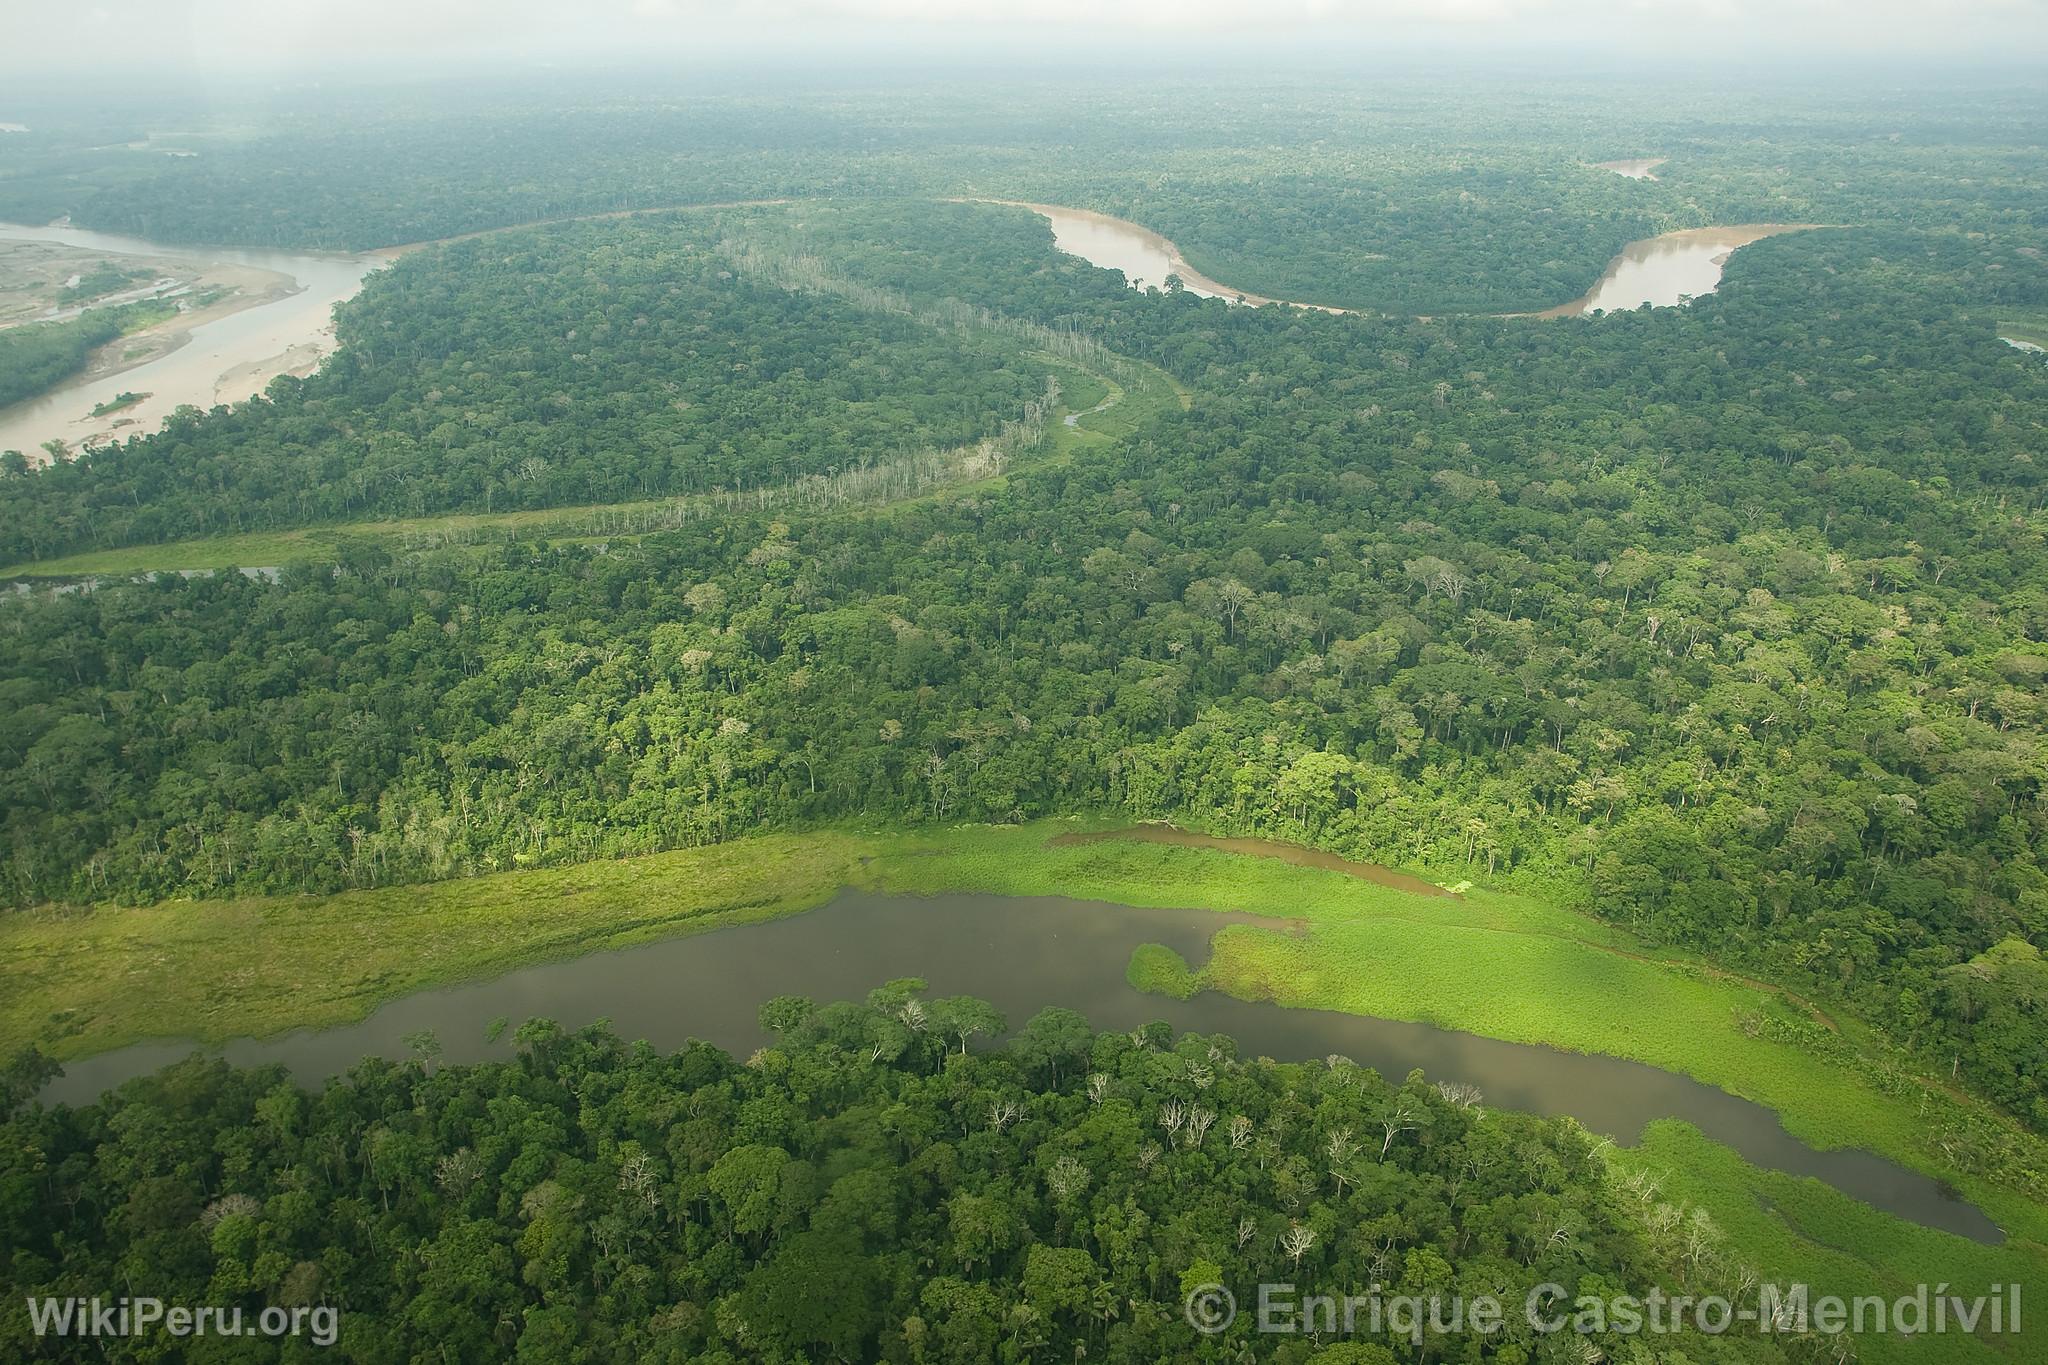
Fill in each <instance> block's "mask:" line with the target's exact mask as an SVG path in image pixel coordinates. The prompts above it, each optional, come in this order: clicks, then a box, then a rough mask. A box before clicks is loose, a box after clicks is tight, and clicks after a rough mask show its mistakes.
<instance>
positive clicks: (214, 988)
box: [0, 833, 866, 1058]
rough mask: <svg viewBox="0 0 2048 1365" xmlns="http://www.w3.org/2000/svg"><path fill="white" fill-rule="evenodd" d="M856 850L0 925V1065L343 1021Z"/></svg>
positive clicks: (724, 903) (757, 887)
mask: <svg viewBox="0 0 2048 1365" xmlns="http://www.w3.org/2000/svg"><path fill="white" fill-rule="evenodd" d="M865 847H866V845H865V844H864V843H863V842H862V841H861V840H859V839H857V838H854V837H850V836H845V835H838V834H829V833H828V834H814V835H806V836H803V837H801V838H799V837H793V836H781V835H774V836H766V837H763V838H760V839H751V840H747V841H745V842H743V843H733V844H721V845H716V846H714V847H711V848H702V849H690V850H686V851H682V852H677V853H662V854H655V855H653V856H650V857H646V858H634V859H627V860H621V861H614V862H599V863H585V864H581V865H578V866H575V867H567V868H549V869H544V870H536V871H529V872H508V873H501V874H498V875H495V876H488V877H474V878H470V879H468V880H465V881H456V882H439V883H435V884H432V885H428V886H407V887H391V888H385V889H380V890H374V891H346V892H342V893H340V894H338V895H331V896H297V897H291V896H277V897H250V898H247V899H240V900H227V901H200V902H193V901H173V902H169V903H167V904H162V905H154V906H147V907H139V908H137V907H125V908H124V907H111V906H109V907H101V908H99V909H96V910H93V911H90V912H84V913H67V912H62V911H54V910H44V911H32V912H25V913H19V914H13V915H6V916H0V980H4V981H5V982H6V983H7V989H6V990H5V992H0V1053H11V1052H12V1051H13V1050H14V1049H15V1048H18V1047H20V1046H21V1045H22V1044H24V1043H26V1042H29V1041H31V1040H40V1041H41V1042H42V1044H43V1046H44V1048H45V1049H46V1050H48V1051H50V1052H52V1053H54V1054H55V1055H56V1056H58V1057H60V1058H64V1057H82V1056H86V1055H89V1054H91V1053H95V1052H101V1051H105V1050H106V1049H109V1048H114V1047H120V1046H122V1045H124V1044H127V1043H133V1042H139V1041H142V1040H145V1039H154V1038H185V1039H195V1040H198V1041H201V1042H208V1043H217V1042H221V1041H224V1040H225V1039H228V1038H233V1037H240V1036H256V1037H262V1036H265V1035H269V1034H275V1033H281V1032H284V1031H286V1030H288V1029H293V1028H320V1027H324V1026H328V1025H332V1024H342V1023H348V1022H350V1021H353V1020H357V1019H361V1018H363V1017H364V1016H365V1015H367V1014H369V1013H370V1011H371V1010H373V1009H375V1008H376V1007H377V1006H378V1005H380V1004H382V1003H384V1002H385V1001H387V1000H391V999H395V998H397V997H398V996H401V995H407V994H410V993H412V992H414V991H418V990H423V989H426V988H428V987H431V986H440V985H446V984H449V983H452V982H457V981H473V980H479V979H482V978H485V977H490V976H495V975H497V974H499V973H501V972H504V971H507V970H510V969H511V968H514V967H518V966H522V965H524V964H527V963H531V962H538V961H544V960H548V959H552V958H562V957H573V956H576V955H578V954H581V953H586V952H592V951H595V950H597V949H601V948H612V947H620V946H623V945H625V944H629V943H635V942H640V941H643V940H646V939H653V938H667V937H673V936H676V935H679V934H686V933H692V932H695V931H697V930H700V929H708V928H715V927H718V926H721V925H726V924H734V923H743V922H746V921H749V920H756V919H767V918H771V917H773V916H776V915H780V914H788V913H790V912H793V911H797V910H803V909H808V908H809V907H811V906H814V905H817V904H820V903H822V902H823V901H825V900H827V899H828V898H830V896H831V895H832V893H833V892H834V891H835V890H837V889H838V888H839V887H840V886H842V885H844V884H845V883H846V882H847V881H849V880H850V879H851V878H852V877H853V875H854V870H855V867H856V865H857V861H858V858H859V856H860V854H861V852H862V851H863V849H864V848H865Z"/></svg>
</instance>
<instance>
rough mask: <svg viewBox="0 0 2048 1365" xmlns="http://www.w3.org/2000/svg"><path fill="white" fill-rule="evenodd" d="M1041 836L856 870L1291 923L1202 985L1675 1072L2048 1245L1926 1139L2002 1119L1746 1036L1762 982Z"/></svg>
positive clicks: (1588, 937) (1390, 896)
mask: <svg viewBox="0 0 2048 1365" xmlns="http://www.w3.org/2000/svg"><path fill="white" fill-rule="evenodd" d="M1050 827H1051V826H1046V827H1033V828H1031V829H1028V830H1025V831H1016V830H962V831H956V832H954V833H953V834H951V835H949V836H948V837H947V838H946V840H945V841H944V843H943V844H942V845H940V846H938V847H936V848H933V847H929V844H928V843H927V844H926V845H923V846H921V847H920V849H919V852H920V856H917V857H914V858H912V857H898V858H885V859H882V860H878V862H877V863H876V864H874V865H873V868H872V875H873V876H874V877H875V878H876V880H877V881H878V884H880V885H883V886H885V887H887V888H889V889H895V890H905V891H914V892H922V893H927V894H929V893H936V892H939V891H943V890H948V889H965V890H976V891H987V892H992V893H997V894H1006V895H1068V896H1079V897H1083V898H1086V899H1092V900H1103V901H1114V902H1121V903H1123V904H1129V905H1177V906H1186V907H1189V908H1197V909H1214V910H1241V911H1245V912H1248V913H1252V914H1262V915H1271V916H1278V917H1283V918H1295V919H1299V920H1304V921H1306V927H1307V932H1306V933H1303V934H1299V935H1290V934H1284V933H1280V932H1276V931H1273V930H1267V929H1261V928H1257V927H1254V926H1250V925H1230V926H1226V927H1225V928H1223V929H1222V930H1221V931H1220V932H1219V933H1218V934H1217V935H1216V936H1215V937H1214V939H1213V941H1212V958H1211V960H1210V962H1209V963H1208V964H1207V965H1205V966H1204V967H1203V968H1202V969H1201V977H1202V980H1203V982H1204V984H1206V985H1208V986H1210V987H1212V988H1216V989H1221V990H1225V991H1227V992H1229V993H1231V994H1233V995H1239V996H1242V997H1244V998H1247V999H1270V1000H1274V1001H1277V1002H1278V1003H1280V1004H1283V1005H1290V1006H1296V1007H1302V1008H1321V1009H1335V1010H1344V1011H1348V1012H1350V1013H1354V1014H1370V1015H1376V1016H1378V1017H1380V1018H1386V1019H1401V1020H1410V1021H1414V1022H1419V1023H1429V1024H1435V1025H1438V1026H1440V1027H1443V1028H1450V1029H1457V1030H1460V1031H1463V1032H1468V1033H1479V1034H1484V1035H1486V1036H1488V1037H1493V1038H1505V1039H1508V1040H1510V1041H1514V1042H1527V1043H1546V1044H1550V1045H1552V1046H1556V1047H1563V1048H1568V1049H1571V1050H1573V1051H1578V1052H1599V1053H1606V1054H1609V1055H1611V1056H1617V1057H1627V1058H1630V1059H1633V1060H1636V1061H1642V1062H1648V1063H1650V1064H1651V1065H1653V1066H1659V1067H1663V1068H1666V1069H1668V1070H1672V1071H1678V1072H1683V1073H1685V1074H1687V1075H1690V1076H1693V1077H1694V1078H1696V1079H1698V1080H1702V1081H1705V1082H1707V1083H1709V1084H1711V1085H1716V1086H1719V1087H1721V1088H1722V1089H1724V1090H1727V1091H1729V1092H1730V1093H1732V1094H1736V1095H1740V1096H1742V1097H1744V1098H1746V1099H1751V1100H1755V1101H1757V1102H1758V1103H1760V1104H1764V1105H1766V1106H1768V1107H1770V1108H1772V1109H1774V1110H1776V1111H1777V1112H1778V1113H1779V1115H1780V1116H1781V1117H1782V1119H1783V1120H1784V1123H1785V1126H1786V1128H1787V1129H1788V1130H1789V1131H1790V1132H1792V1133H1793V1134H1794V1135H1795V1136H1797V1137H1799V1138H1800V1139H1802V1140H1803V1141H1805V1142H1807V1143H1808V1144H1810V1145H1812V1146H1815V1147H1820V1148H1831V1147H1861V1148H1865V1149H1868V1150H1871V1151H1875V1152H1878V1153H1880V1154H1882V1155H1885V1156H1888V1157H1891V1158H1892V1159H1893V1160H1895V1161H1898V1162H1900V1163H1902V1164H1904V1165H1907V1166H1911V1167H1914V1168H1915V1169H1918V1170H1921V1171H1924V1172H1927V1173H1928V1174H1931V1175H1935V1176H1938V1177H1940V1178H1943V1179H1947V1180H1949V1181H1951V1182H1952V1183H1953V1184H1955V1185H1956V1186H1957V1187H1958V1188H1959V1189H1961V1190H1962V1191H1963V1192H1964V1193H1965V1194H1966V1195H1967V1196H1968V1197H1969V1198H1970V1199H1971V1200H1972V1201H1973V1202H1975V1203H1977V1204H1978V1205H1979V1206H1980V1207H1982V1208H1983V1209H1984V1210H1985V1211H1986V1212H1987V1213H1989V1214H1990V1215H1991V1216H1992V1218H1993V1219H1995V1220H1996V1221H1997V1222H1998V1223H1999V1225H2000V1226H2001V1227H2003V1228H2005V1229H2006V1231H2007V1232H2008V1233H2009V1234H2012V1235H2015V1236H2020V1237H2027V1238H2030V1239H2032V1240H2034V1241H2037V1242H2048V1207H2044V1205H2043V1203H2042V1202H2041V1200H2040V1198H2039V1197H2038V1195H2033V1194H2032V1192H2022V1191H2019V1190H2016V1189H2012V1188H2008V1187H2005V1186H2001V1185H1997V1184H1993V1183H1991V1182H1989V1181H1987V1180H1983V1179H1977V1178H1973V1177H1971V1176H1968V1175H1965V1174H1963V1173H1962V1172H1959V1171H1957V1170H1955V1169H1954V1168H1953V1166H1952V1164H1951V1163H1950V1162H1949V1161H1948V1160H1947V1159H1946V1158H1945V1157H1944V1155H1943V1154H1942V1152H1941V1150H1940V1148H1939V1146H1938V1145H1937V1143H1938V1140H1939V1130H1940V1128H1941V1124H1940V1122H1939V1121H1938V1120H1939V1119H1941V1118H1942V1117H1943V1116H1944V1113H1945V1111H1946V1109H1947V1107H1950V1106H1954V1107H1957V1108H1958V1109H1961V1108H1964V1107H1967V1108H1968V1109H1969V1110H1970V1111H1971V1112H1972V1113H1973V1114H1974V1115H1975V1116H1976V1117H1977V1118H1979V1119H1980V1120H1983V1121H1987V1122H1995V1123H1997V1124H1998V1125H1999V1126H2000V1129H2001V1130H2002V1131H2009V1130H2011V1129H2012V1127H2013V1125H2010V1124H2009V1123H2008V1122H2007V1121H2005V1120H2003V1119H1995V1118H1993V1117H1991V1116H1989V1115H1988V1111H1987V1110H1985V1108H1984V1107H1983V1106H1981V1105H1976V1104H1974V1103H1972V1102H1970V1101H1966V1100H1960V1099H1957V1098H1955V1097H1953V1096H1951V1095H1949V1094H1948V1093H1947V1092H1945V1091H1942V1090H1940V1089H1938V1088H1936V1087H1934V1086H1932V1085H1926V1086H1916V1087H1914V1095H1915V1098H1913V1099H1906V1098H1903V1097H1894V1096H1889V1095H1886V1094H1884V1093H1881V1092H1880V1091H1879V1090H1878V1089H1877V1088H1876V1087H1875V1086H1874V1085H1872V1084H1871V1083H1870V1082H1869V1081H1868V1080H1866V1079H1865V1077H1864V1076H1863V1075H1862V1074H1860V1073H1859V1072H1858V1071H1856V1070H1854V1069H1852V1068H1850V1067H1848V1066H1844V1065H1841V1064H1839V1063H1837V1062H1834V1061H1832V1060H1830V1059H1827V1058H1823V1057H1820V1056H1816V1055H1814V1054H1813V1053H1812V1052H1810V1051H1808V1050H1805V1049H1802V1048H1798V1047H1794V1046H1792V1045H1790V1044H1787V1043H1780V1042H1774V1041H1772V1040H1770V1039H1768V1038H1764V1037H1751V1036H1749V1035H1748V1034H1747V1033H1746V1032H1745V1031H1744V1029H1743V1028H1742V1027H1741V1026H1740V1024H1739V1023H1738V1017H1739V1016H1741V1015H1743V1014H1747V1013H1750V1012H1759V1013H1761V1012H1770V1011H1776V1012H1779V1013H1783V1014H1790V1013H1791V1012H1792V1010H1793V1007H1792V1006H1791V1005H1789V1004H1787V1003H1786V1002H1785V1001H1784V1000H1782V999H1781V998H1780V997H1779V996H1778V994H1777V993H1776V992H1774V991H1773V990H1772V989H1771V988H1769V987H1767V986H1764V985H1761V984H1758V983H1753V982H1746V981H1744V980H1742V979H1741V978H1739V977H1733V976H1729V975H1726V974H1723V973H1717V972H1714V971H1712V970H1711V969H1708V968H1706V967H1703V966H1701V965H1699V964H1697V963H1696V962H1692V961H1688V960H1686V959H1683V958H1681V957H1678V956H1676V955H1661V954H1654V953H1649V952H1646V951H1645V950H1644V949H1643V948H1642V946H1641V945H1640V944H1638V943H1636V942H1634V941H1633V940H1632V939H1631V938H1630V937H1629V936H1628V935H1627V934H1626V933H1625V932H1624V931H1622V930H1620V929H1618V928H1616V927H1614V926H1611V925H1606V924H1602V923H1600V922H1598V921H1595V920H1591V919H1588V918H1586V917H1584V916H1581V915H1577V914H1574V913H1572V912H1570V911H1567V910H1562V909H1559V908H1557V907H1555V906H1550V905H1546V904H1543V903H1541V902H1539V901H1535V900H1532V899H1530V898H1528V897H1525V896H1518V895H1511V894H1506V893H1496V892H1486V891H1474V892H1471V893H1469V894H1468V895H1466V896H1464V897H1463V898H1461V899H1457V900H1452V899H1446V898H1439V897H1425V896H1416V895H1411V894H1409V893H1407V892H1403V891H1396V890H1393V889H1391V888H1388V887H1383V886H1379V885H1377V884H1375V883H1372V882H1368V881H1363V880H1361V879H1358V878H1354V877H1346V876H1344V875H1342V874H1340V873H1335V872H1322V871H1316V870H1313V869H1308V868H1299V867H1294V866H1292V865H1291V864H1288V863H1284V862H1281V861H1279V860H1277V859H1265V858H1250V857H1241V856H1237V855H1233V854H1228V853H1218V852H1213V851H1210V850H1205V849H1188V848H1177V847H1172V846H1169V845H1161V844H1139V843H1121V842H1115V841H1111V842H1105V843H1093V844H1077V845H1068V846H1065V847H1059V848H1052V847H1045V846H1043V845H1042V844H1040V843H1038V841H1039V840H1040V839H1041V838H1042V837H1043V835H1042V830H1043V829H1044V828H1050ZM2030 1195H2031V1197H2030Z"/></svg>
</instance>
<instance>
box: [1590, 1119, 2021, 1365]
mask: <svg viewBox="0 0 2048 1365" xmlns="http://www.w3.org/2000/svg"><path fill="white" fill-rule="evenodd" d="M1613 1153H1614V1154H1613V1161H1614V1163H1615V1164H1616V1165H1617V1166H1619V1167H1621V1168H1622V1169H1624V1170H1642V1171H1645V1172H1648V1173H1649V1174H1650V1175H1652V1176H1654V1177H1655V1178H1656V1179H1657V1180H1658V1181H1659V1183H1660V1185H1661V1198H1662V1199H1664V1200H1665V1201H1668V1202H1670V1203H1673V1204H1682V1205H1686V1206H1690V1207H1701V1208H1705V1209H1706V1210H1708V1212H1709V1213H1711V1214H1712V1215H1713V1218H1714V1221H1715V1223H1716V1224H1718V1225H1719V1226H1720V1228H1721V1229H1722V1231H1723V1232H1725V1233H1726V1234H1727V1238H1728V1245H1729V1246H1730V1247H1731V1248H1734V1249H1735V1252H1736V1256H1737V1258H1738V1259H1739V1260H1740V1262H1742V1263H1743V1264H1746V1265H1749V1266H1752V1267H1754V1268H1755V1269H1756V1270H1757V1271H1758V1272H1759V1273H1760V1274H1761V1275H1762V1276H1763V1277H1764V1278H1765V1279H1766V1280H1768V1281H1771V1282H1773V1283H1777V1284H1781V1285H1786V1286H1789V1285H1792V1284H1799V1283H1803V1284H1806V1285H1809V1286H1811V1287H1812V1291H1813V1292H1814V1293H1815V1294H1821V1293H1832V1294H1840V1295H1843V1296H1845V1297H1853V1296H1858V1295H1880V1296H1882V1297H1884V1298H1886V1299H1888V1300H1890V1299H1897V1298H1899V1297H1900V1296H1901V1295H1908V1294H1911V1293H1913V1291H1914V1290H1915V1289H1916V1287H1917V1286H1919V1285H1921V1284H1923V1283H1924V1284H1927V1285H1928V1286H1929V1287H1930V1292H1931V1290H1932V1286H1934V1285H1937V1284H1941V1283H1944V1282H1945V1283H1946V1284H1947V1285H1948V1293H1950V1294H1954V1295H1961V1296H1962V1297H1963V1298H1965V1299H1972V1298H1975V1297H1977V1296H1979V1295H1983V1294H1989V1293H1990V1292H1992V1287H1993V1286H1994V1285H2009V1284H2013V1283H2015V1282H2017V1283H2019V1284H2021V1285H2023V1286H2024V1289H2023V1290H2022V1294H2021V1308H2022V1310H2023V1312H2024V1311H2025V1310H2026V1309H2027V1308H2029V1307H2032V1306H2033V1304H2034V1303H2035V1302H2037V1301H2038V1300H2037V1298H2036V1295H2037V1294H2038V1292H2039V1291H2041V1290H2042V1289H2048V1258H2044V1256H2043V1254H2042V1251H2041V1248H2040V1247H2039V1246H2038V1245H2036V1246H2032V1247H2028V1246H2025V1245H2022V1244H2019V1243H2008V1244H2007V1245H2005V1246H2002V1247H1986V1246H1979V1245H1978V1244H1977V1243H1975V1242H1971V1241H1966V1240H1965V1239H1963V1238H1960V1237H1952V1236H1949V1235H1948V1234H1946V1233H1941V1232H1934V1231H1931V1230H1930V1229H1927V1228H1923V1227H1920V1226H1918V1225H1916V1224H1913V1223H1908V1222H1905V1221H1904V1220H1902V1219H1898V1218H1893V1217H1891V1216H1890V1215H1888V1214H1883V1213H1879V1212H1878V1211H1877V1210H1875V1209H1873V1208H1871V1207H1870V1206H1869V1205H1867V1204H1863V1203H1860V1202H1858V1201H1857V1200H1854V1199H1851V1198H1849V1197H1848V1196H1847V1195H1844V1194H1841V1193H1840V1192H1838V1191H1836V1190H1834V1189H1831V1188H1829V1187H1828V1186H1826V1185H1824V1184H1822V1183H1821V1182H1820V1181H1818V1180H1810V1179H1804V1178H1801V1177H1798V1176H1791V1175H1786V1174H1784V1173H1783V1172H1781V1171H1767V1170H1762V1169H1759V1168H1758V1167H1755V1166H1752V1165H1750V1164H1749V1163H1747V1162H1745V1161H1743V1160H1742V1159H1741V1158H1740V1157H1738V1156H1736V1155H1735V1153H1734V1152H1732V1151H1730V1150H1729V1149H1728V1148H1726V1147H1723V1146H1721V1145H1720V1144H1719V1143H1716V1142H1712V1141H1709V1140H1708V1139H1707V1138H1705V1137H1703V1136H1701V1134H1700V1132H1699V1130H1698V1129H1696V1128H1694V1127H1692V1126H1691V1125H1690V1124H1685V1123H1679V1122H1676V1121H1666V1122H1662V1123H1654V1124H1651V1125H1650V1126H1649V1128H1647V1129H1646V1130H1645V1131H1644V1133H1643V1139H1642V1141H1641V1143H1640V1144H1638V1145H1637V1146H1635V1147H1633V1148H1617V1149H1613ZM2036 1311H2038V1310H2036ZM2029 1320H2031V1318H2030V1319H2029ZM2039 1333H2040V1328H2039V1326H2038V1325H2035V1326H2030V1327H2029V1328H2028V1330H2027V1334H2026V1335H2025V1336H2024V1337H2014V1336H2010V1335H2008V1336H2005V1337H2003V1338H2002V1339H2000V1338H1991V1337H1989V1336H1988V1335H1987V1336H1986V1337H1983V1338H1972V1337H1968V1336H1963V1335H1961V1334H1957V1333H1953V1332H1951V1333H1949V1334H1945V1335H1940V1336H1935V1335H1928V1336H1924V1337H1921V1338H1919V1339H1917V1340H1914V1341H1910V1342H1909V1341H1905V1340H1902V1339H1901V1338H1899V1337H1896V1336H1884V1335H1880V1334H1878V1333H1875V1332H1864V1333H1862V1334H1859V1335H1858V1336H1857V1339H1856V1348H1857V1352H1858V1356H1857V1358H1858V1359H1860V1360H1862V1361H1865V1362H1869V1365H1887V1363H1888V1362H1895V1361H1896V1362H1902V1363H1903V1365H1922V1363H1923V1362H1924V1363H1925V1365H1935V1363H1936V1362H1951V1361H1953V1362H1991V1361H1999V1360H2014V1361H2021V1360H2038V1359H2040V1358H2041V1356H2040V1355H2039V1354H2038V1353H2039V1351H2040V1350H2041V1347H2040V1343H2039V1341H2038V1339H2037V1338H2038V1336H2039ZM2030 1352H2031V1353H2030Z"/></svg>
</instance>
